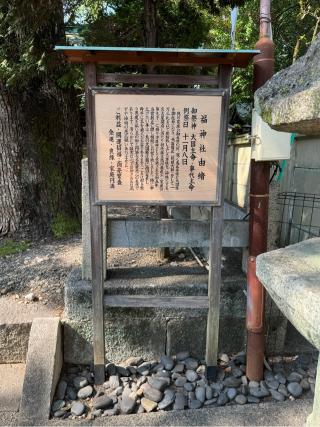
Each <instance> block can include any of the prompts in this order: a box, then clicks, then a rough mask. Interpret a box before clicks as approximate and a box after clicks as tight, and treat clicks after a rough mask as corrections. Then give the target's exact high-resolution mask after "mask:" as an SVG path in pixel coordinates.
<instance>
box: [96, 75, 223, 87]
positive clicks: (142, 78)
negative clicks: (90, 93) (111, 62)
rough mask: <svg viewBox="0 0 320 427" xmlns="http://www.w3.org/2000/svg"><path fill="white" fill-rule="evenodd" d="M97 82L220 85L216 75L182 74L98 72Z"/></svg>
mask: <svg viewBox="0 0 320 427" xmlns="http://www.w3.org/2000/svg"><path fill="white" fill-rule="evenodd" d="M97 83H100V84H101V83H124V84H172V85H196V84H202V85H210V86H215V87H217V86H218V80H217V78H216V77H214V76H203V75H185V74H184V75H181V74H179V75H178V74H124V73H118V74H117V73H98V74H97Z"/></svg>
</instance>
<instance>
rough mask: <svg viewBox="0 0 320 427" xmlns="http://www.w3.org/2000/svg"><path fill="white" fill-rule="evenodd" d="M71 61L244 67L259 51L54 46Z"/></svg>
mask: <svg viewBox="0 0 320 427" xmlns="http://www.w3.org/2000/svg"><path fill="white" fill-rule="evenodd" d="M55 50H60V51H63V53H64V54H65V55H66V57H67V59H68V60H69V61H70V62H74V63H88V62H94V63H97V64H128V65H129V64H132V65H139V64H152V65H174V66H179V65H180V66H216V65H231V66H232V67H240V68H245V67H247V66H248V64H249V62H250V61H251V59H252V58H253V56H254V55H257V54H258V53H260V51H259V50H233V49H177V48H144V47H104V46H56V47H55Z"/></svg>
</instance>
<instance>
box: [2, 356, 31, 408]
mask: <svg viewBox="0 0 320 427" xmlns="http://www.w3.org/2000/svg"><path fill="white" fill-rule="evenodd" d="M24 374H25V364H24V363H19V364H18V363H15V364H4V365H0V378H1V380H0V412H3V411H6V412H8V411H18V410H19V405H20V399H21V392H22V385H23V379H24Z"/></svg>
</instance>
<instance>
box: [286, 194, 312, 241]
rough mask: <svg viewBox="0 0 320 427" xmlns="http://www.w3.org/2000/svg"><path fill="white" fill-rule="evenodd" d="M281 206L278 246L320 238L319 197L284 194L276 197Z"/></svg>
mask: <svg viewBox="0 0 320 427" xmlns="http://www.w3.org/2000/svg"><path fill="white" fill-rule="evenodd" d="M278 203H279V204H280V205H281V206H282V213H281V221H280V246H287V245H290V244H293V243H298V242H301V241H303V240H306V239H309V238H311V237H319V236H320V195H319V194H312V193H297V192H284V193H280V194H279V195H278Z"/></svg>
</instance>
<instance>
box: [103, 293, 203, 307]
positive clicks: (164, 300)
mask: <svg viewBox="0 0 320 427" xmlns="http://www.w3.org/2000/svg"><path fill="white" fill-rule="evenodd" d="M104 303H105V305H106V306H108V307H132V308H143V307H146V308H177V309H179V308H188V309H189V308H190V309H192V308H193V309H199V308H208V297H207V296H183V297H174V296H161V297H160V296H153V295H106V296H105V297H104Z"/></svg>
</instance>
